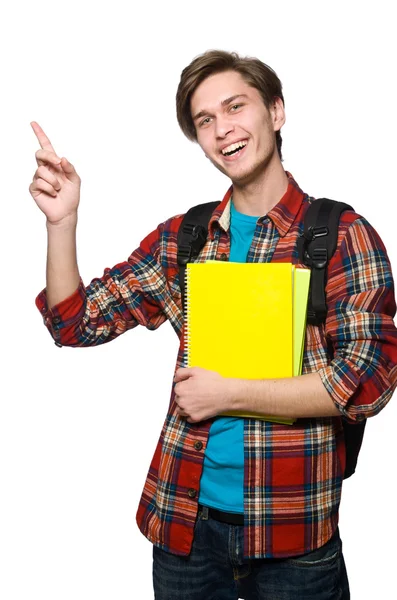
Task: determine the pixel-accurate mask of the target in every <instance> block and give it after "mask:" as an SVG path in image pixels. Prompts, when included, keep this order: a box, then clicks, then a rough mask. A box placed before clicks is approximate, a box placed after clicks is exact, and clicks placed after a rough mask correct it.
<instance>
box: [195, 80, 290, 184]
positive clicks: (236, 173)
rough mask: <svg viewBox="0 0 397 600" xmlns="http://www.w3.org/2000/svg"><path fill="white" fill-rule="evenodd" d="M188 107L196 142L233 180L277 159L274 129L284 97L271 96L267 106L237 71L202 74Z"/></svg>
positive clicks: (248, 178)
mask: <svg viewBox="0 0 397 600" xmlns="http://www.w3.org/2000/svg"><path fill="white" fill-rule="evenodd" d="M190 110H191V115H192V118H193V122H194V125H195V128H196V133H197V141H198V143H199V145H200V146H201V148H202V149H203V151H204V153H205V155H206V156H207V158H209V160H210V161H211V162H212V164H213V165H214V166H215V167H216V168H217V169H219V170H220V171H222V173H224V174H225V175H227V176H228V177H230V179H231V180H232V182H233V183H237V184H241V185H245V184H248V183H251V182H253V181H255V179H256V178H257V177H260V176H261V175H262V174H263V172H264V170H265V169H266V167H268V165H269V164H271V163H272V162H273V161H280V157H279V155H278V151H277V146H276V135H275V134H276V131H278V130H279V129H281V127H282V125H283V124H284V122H285V114H284V107H283V103H282V101H281V100H280V99H279V98H275V99H274V105H272V106H271V107H270V108H269V109H268V108H266V106H265V104H264V102H263V99H262V97H261V95H260V93H259V92H258V90H257V89H255V88H253V87H251V86H250V85H248V83H247V82H246V81H245V80H244V78H243V77H242V76H241V75H240V73H238V72H237V71H225V72H222V73H216V74H215V75H210V76H209V77H207V79H205V80H204V81H203V82H202V83H201V84H200V85H199V86H198V87H197V89H196V90H195V92H194V93H193V94H192V97H191V101H190Z"/></svg>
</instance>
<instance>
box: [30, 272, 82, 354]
mask: <svg viewBox="0 0 397 600" xmlns="http://www.w3.org/2000/svg"><path fill="white" fill-rule="evenodd" d="M35 302H36V306H37V308H38V310H39V311H40V313H41V315H42V317H43V321H44V324H45V326H46V327H47V329H48V331H49V332H50V334H51V335H52V337H53V338H54V340H55V343H56V345H57V346H62V343H61V341H62V330H64V329H65V328H66V327H70V326H71V325H73V324H74V323H76V322H78V321H80V320H81V319H82V318H83V315H84V312H85V302H86V293H85V287H84V284H83V281H82V280H81V279H80V283H79V287H78V288H77V289H76V291H75V292H73V294H71V295H70V296H68V297H67V298H65V299H64V300H62V301H61V302H59V303H58V304H55V306H53V307H52V308H48V303H47V292H46V289H45V288H44V290H42V291H41V292H40V294H39V295H38V296H37V298H36V301H35Z"/></svg>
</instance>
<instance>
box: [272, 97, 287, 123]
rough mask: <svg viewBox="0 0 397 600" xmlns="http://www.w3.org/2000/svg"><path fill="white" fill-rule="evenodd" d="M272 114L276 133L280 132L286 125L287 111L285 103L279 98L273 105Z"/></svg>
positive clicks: (275, 98) (276, 98)
mask: <svg viewBox="0 0 397 600" xmlns="http://www.w3.org/2000/svg"><path fill="white" fill-rule="evenodd" d="M270 114H271V115H272V119H273V128H274V131H280V129H281V128H282V126H283V125H284V123H285V109H284V103H283V101H282V100H281V98H279V97H278V96H275V97H274V100H273V104H272V106H271V107H270Z"/></svg>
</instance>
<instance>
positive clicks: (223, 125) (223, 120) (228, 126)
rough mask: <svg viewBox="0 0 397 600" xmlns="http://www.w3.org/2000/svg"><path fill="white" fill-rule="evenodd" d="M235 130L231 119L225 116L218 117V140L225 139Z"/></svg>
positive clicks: (216, 131) (216, 130)
mask: <svg viewBox="0 0 397 600" xmlns="http://www.w3.org/2000/svg"><path fill="white" fill-rule="evenodd" d="M233 130H234V125H233V123H232V122H231V121H230V119H229V118H228V117H227V116H225V115H222V116H218V118H217V119H216V128H215V133H216V137H217V138H225V137H226V136H227V135H228V134H229V133H231V132H232V131H233Z"/></svg>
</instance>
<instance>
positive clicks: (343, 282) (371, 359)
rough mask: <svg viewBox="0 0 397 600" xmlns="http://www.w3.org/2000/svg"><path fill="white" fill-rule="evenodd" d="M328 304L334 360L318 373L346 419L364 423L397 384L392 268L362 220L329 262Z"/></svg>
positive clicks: (379, 242) (328, 330) (352, 227)
mask: <svg viewBox="0 0 397 600" xmlns="http://www.w3.org/2000/svg"><path fill="white" fill-rule="evenodd" d="M327 304H328V314H327V320H326V324H325V334H326V336H327V340H328V341H329V343H330V345H331V348H332V350H333V359H332V361H331V362H330V364H329V365H328V366H326V367H324V368H322V369H320V371H319V374H320V377H321V379H322V382H323V384H324V386H325V388H326V389H327V391H328V392H329V394H330V395H331V397H332V399H333V400H334V402H335V403H336V405H337V406H338V408H339V410H340V411H341V413H342V415H343V416H344V417H346V418H347V419H349V420H351V421H361V420H362V419H364V418H368V417H371V416H373V415H375V414H377V413H378V412H379V411H380V410H381V409H382V408H383V407H384V406H385V405H386V404H387V402H388V401H389V400H390V398H391V396H392V393H393V390H394V388H395V387H396V384H397V330H396V327H395V325H394V322H393V317H394V315H395V312H396V304H395V298H394V284H393V277H392V271H391V266H390V262H389V259H388V257H387V253H386V249H385V247H384V245H383V243H382V240H381V239H380V237H379V236H378V234H377V233H376V231H375V230H374V229H373V227H371V225H370V224H369V223H368V222H367V221H366V220H365V219H363V218H361V217H360V218H358V219H357V218H356V219H355V220H354V221H353V222H352V223H351V224H350V226H349V227H348V229H347V231H346V232H345V235H344V237H343V239H342V242H341V244H340V249H339V251H338V252H337V253H336V254H335V255H334V257H333V258H332V260H331V261H330V265H329V273H328V283H327Z"/></svg>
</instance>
